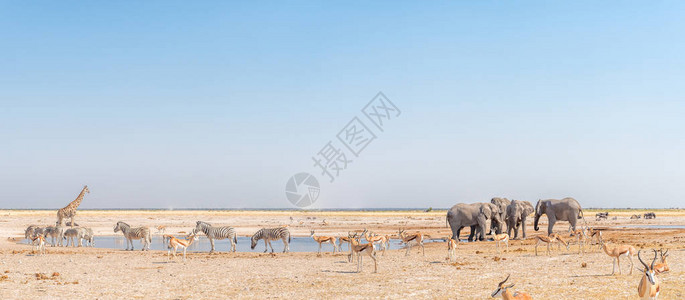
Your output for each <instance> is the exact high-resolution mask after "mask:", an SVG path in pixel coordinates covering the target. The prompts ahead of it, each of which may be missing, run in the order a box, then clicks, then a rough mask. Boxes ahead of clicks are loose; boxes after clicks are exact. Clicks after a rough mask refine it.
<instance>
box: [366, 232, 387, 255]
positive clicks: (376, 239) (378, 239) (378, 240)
mask: <svg viewBox="0 0 685 300" xmlns="http://www.w3.org/2000/svg"><path fill="white" fill-rule="evenodd" d="M362 235H363V236H364V239H366V241H367V242H369V243H372V244H379V246H381V250H383V254H382V255H383V256H385V250H387V249H388V243H389V240H388V238H387V236H384V235H373V236H372V235H371V234H370V233H369V231H368V230H366V228H364V231H363V232H362Z"/></svg>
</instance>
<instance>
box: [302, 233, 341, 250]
mask: <svg viewBox="0 0 685 300" xmlns="http://www.w3.org/2000/svg"><path fill="white" fill-rule="evenodd" d="M309 231H310V234H309V236H311V237H312V238H313V239H314V241H316V242H317V243H319V253H321V244H322V243H330V244H331V245H333V253H335V250H337V249H338V246H337V245H336V244H335V240H336V238H335V237H334V236H323V235H322V236H316V235H314V229H310V230H309Z"/></svg>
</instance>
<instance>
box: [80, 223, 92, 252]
mask: <svg viewBox="0 0 685 300" xmlns="http://www.w3.org/2000/svg"><path fill="white" fill-rule="evenodd" d="M82 229H83V230H79V233H78V239H79V241H78V244H79V245H81V242H83V241H86V242H87V243H88V246H89V247H94V246H95V234H94V233H93V229H91V228H87V227H84V228H82Z"/></svg>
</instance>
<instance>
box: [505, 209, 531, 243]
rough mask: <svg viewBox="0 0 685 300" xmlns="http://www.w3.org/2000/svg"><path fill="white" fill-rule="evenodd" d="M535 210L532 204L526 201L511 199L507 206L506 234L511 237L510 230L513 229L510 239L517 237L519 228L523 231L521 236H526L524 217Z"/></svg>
mask: <svg viewBox="0 0 685 300" xmlns="http://www.w3.org/2000/svg"><path fill="white" fill-rule="evenodd" d="M534 212H535V209H534V208H533V204H530V202H528V201H519V200H511V203H510V204H509V206H507V219H506V220H507V234H509V237H512V235H511V231H512V230H514V236H513V237H512V239H518V236H519V228H521V230H522V232H523V238H524V239H525V238H526V218H528V216H529V215H530V214H532V213H534Z"/></svg>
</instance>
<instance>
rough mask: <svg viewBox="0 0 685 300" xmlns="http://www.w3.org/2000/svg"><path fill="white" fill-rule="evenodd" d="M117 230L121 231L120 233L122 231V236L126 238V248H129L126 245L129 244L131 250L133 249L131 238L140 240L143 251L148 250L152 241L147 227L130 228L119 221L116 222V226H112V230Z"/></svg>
mask: <svg viewBox="0 0 685 300" xmlns="http://www.w3.org/2000/svg"><path fill="white" fill-rule="evenodd" d="M119 231H121V233H123V234H124V237H125V238H126V250H129V249H128V245H129V244H131V251H133V240H141V241H140V242H141V243H142V244H143V249H142V250H143V251H145V250H150V243H152V237H151V235H150V228H149V227H136V228H131V225H128V224H126V223H124V222H122V221H119V222H117V226H115V227H114V232H119ZM146 248H147V249H146Z"/></svg>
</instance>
